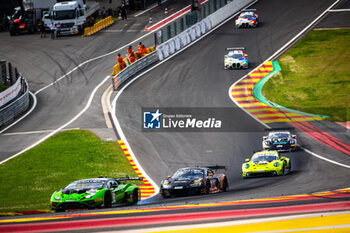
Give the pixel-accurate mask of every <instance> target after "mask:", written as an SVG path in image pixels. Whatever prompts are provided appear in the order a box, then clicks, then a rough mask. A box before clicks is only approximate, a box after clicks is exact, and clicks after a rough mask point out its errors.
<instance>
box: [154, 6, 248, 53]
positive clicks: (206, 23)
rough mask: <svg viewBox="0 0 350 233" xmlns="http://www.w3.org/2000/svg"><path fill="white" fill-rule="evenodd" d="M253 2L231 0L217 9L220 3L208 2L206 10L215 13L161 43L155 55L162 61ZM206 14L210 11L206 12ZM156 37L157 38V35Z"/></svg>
mask: <svg viewBox="0 0 350 233" xmlns="http://www.w3.org/2000/svg"><path fill="white" fill-rule="evenodd" d="M253 1H254V0H233V1H230V2H226V3H227V4H226V5H224V7H221V8H217V7H218V6H220V4H217V3H218V2H220V1H213V2H214V3H215V4H216V5H210V1H209V2H207V3H208V4H209V5H207V7H208V9H213V10H216V11H214V13H212V14H210V15H208V16H207V17H205V18H204V19H202V20H201V21H199V22H197V23H196V24H194V25H192V26H191V27H189V28H187V29H186V30H184V31H182V32H180V33H178V34H177V35H175V36H174V37H170V39H168V40H167V41H165V42H163V43H161V44H160V45H159V46H158V47H157V54H158V57H159V60H163V59H165V58H167V57H168V56H170V55H171V54H174V53H175V52H176V51H179V50H180V49H182V48H184V47H186V46H187V45H188V44H191V43H192V42H193V41H195V40H197V39H198V38H200V37H201V36H202V35H204V34H206V33H207V32H208V31H210V30H211V29H212V28H214V27H215V26H217V25H219V24H220V23H221V22H223V21H224V20H225V19H227V18H228V17H230V16H231V15H233V14H234V13H235V12H237V11H239V10H240V9H242V8H243V7H244V6H246V5H248V4H249V3H251V2H253ZM221 2H222V4H223V3H224V1H221ZM213 6H215V7H213ZM204 9H205V8H204ZM202 11H205V10H203V8H202ZM207 12H210V11H209V10H207ZM204 15H205V14H204ZM156 33H158V34H159V33H160V34H161V33H162V32H161V31H158V32H156ZM156 37H159V35H157V36H156ZM166 38H168V36H166Z"/></svg>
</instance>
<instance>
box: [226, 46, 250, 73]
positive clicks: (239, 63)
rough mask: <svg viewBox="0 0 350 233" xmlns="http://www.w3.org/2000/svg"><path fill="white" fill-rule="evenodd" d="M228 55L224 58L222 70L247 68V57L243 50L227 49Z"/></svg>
mask: <svg viewBox="0 0 350 233" xmlns="http://www.w3.org/2000/svg"><path fill="white" fill-rule="evenodd" d="M226 50H228V51H229V52H228V54H226V55H225V58H224V68H225V69H226V70H227V69H240V68H245V69H247V68H248V55H247V54H246V53H244V52H243V50H244V48H227V49H226Z"/></svg>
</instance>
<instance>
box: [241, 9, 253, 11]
mask: <svg viewBox="0 0 350 233" xmlns="http://www.w3.org/2000/svg"><path fill="white" fill-rule="evenodd" d="M247 11H256V9H244V10H241V12H247Z"/></svg>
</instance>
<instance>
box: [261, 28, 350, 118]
mask: <svg viewBox="0 0 350 233" xmlns="http://www.w3.org/2000/svg"><path fill="white" fill-rule="evenodd" d="M278 62H279V64H280V66H281V68H282V71H281V73H279V74H278V75H276V76H274V77H273V78H271V79H270V80H269V81H268V82H267V83H266V84H265V86H264V88H263V95H264V96H265V97H266V98H268V99H269V100H271V101H272V102H275V103H277V104H279V105H282V106H285V107H288V108H292V109H297V110H299V111H303V112H308V113H313V114H319V115H327V116H330V117H331V118H330V119H331V120H334V121H349V120H350V115H349V114H350V112H349V110H347V109H349V106H350V95H349V91H350V69H349V67H350V29H337V30H314V31H312V32H310V33H309V34H308V35H306V36H305V38H303V39H302V40H301V41H300V42H298V43H297V44H296V45H295V46H294V47H292V48H291V49H290V50H289V51H288V52H287V53H285V54H284V55H283V56H282V57H281V58H280V59H279V60H278Z"/></svg>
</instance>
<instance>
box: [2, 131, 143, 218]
mask: <svg viewBox="0 0 350 233" xmlns="http://www.w3.org/2000/svg"><path fill="white" fill-rule="evenodd" d="M125 175H129V176H130V177H131V176H135V177H136V176H137V175H136V173H135V172H134V170H133V168H132V167H131V165H130V164H129V162H128V160H127V158H126V157H125V155H124V153H123V151H122V149H121V148H120V146H119V144H118V143H117V142H108V141H102V140H100V139H99V138H98V137H96V136H95V135H94V134H92V133H91V132H89V131H85V130H70V131H65V132H62V133H59V134H56V135H54V136H53V137H51V138H49V139H47V140H46V141H44V142H43V143H41V144H40V145H38V146H36V147H35V148H33V149H31V150H29V151H27V152H25V153H23V154H22V155H20V156H18V157H16V158H13V159H11V160H9V161H7V162H6V163H4V164H2V165H0V187H1V189H0V213H4V212H9V211H12V212H16V211H23V210H48V209H49V199H50V196H51V194H52V193H53V192H54V191H55V190H59V189H60V188H62V187H65V186H66V185H67V184H69V183H71V182H72V181H74V180H78V179H83V178H92V177H98V176H107V177H123V176H125ZM136 184H139V182H136Z"/></svg>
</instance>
